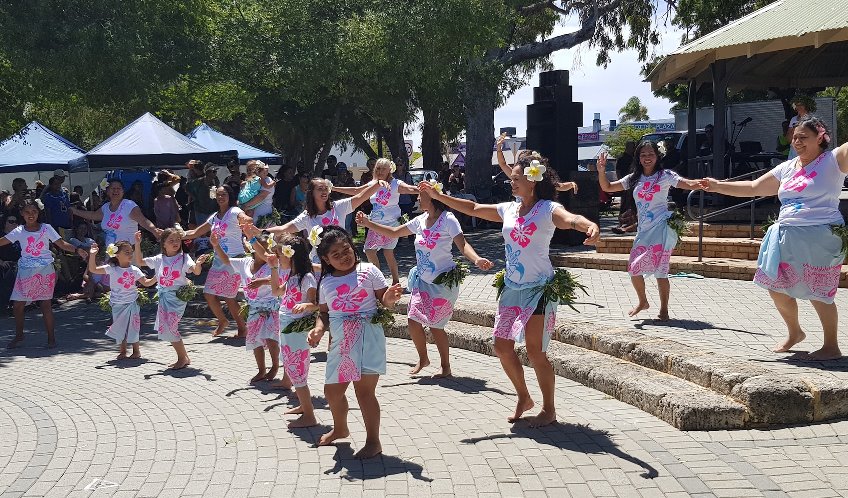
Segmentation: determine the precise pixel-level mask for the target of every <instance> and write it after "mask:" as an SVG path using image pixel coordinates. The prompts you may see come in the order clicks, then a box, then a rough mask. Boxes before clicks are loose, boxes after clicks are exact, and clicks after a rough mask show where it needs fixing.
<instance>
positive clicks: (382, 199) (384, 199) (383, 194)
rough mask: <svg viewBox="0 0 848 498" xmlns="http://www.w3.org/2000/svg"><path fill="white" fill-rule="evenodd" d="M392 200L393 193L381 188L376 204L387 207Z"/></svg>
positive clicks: (375, 200) (375, 199)
mask: <svg viewBox="0 0 848 498" xmlns="http://www.w3.org/2000/svg"><path fill="white" fill-rule="evenodd" d="M391 198H392V193H391V192H390V191H388V190H386V189H384V188H381V189H380V191H379V192H377V196H376V197H375V198H374V202H376V203H377V204H380V205H382V206H386V205H388V203H389V199H391Z"/></svg>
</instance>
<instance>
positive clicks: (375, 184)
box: [350, 180, 389, 209]
mask: <svg viewBox="0 0 848 498" xmlns="http://www.w3.org/2000/svg"><path fill="white" fill-rule="evenodd" d="M388 186H389V184H388V183H386V182H384V181H382V180H371V181H370V182H368V188H366V189H364V190H362V191H360V192H359V193H358V194H356V195H354V196H353V197H351V198H350V206H351V209H356V208H358V207H359V206H361V205H362V203H363V202H365V201H366V200H368V198H369V197H371V196H372V195H374V194H376V193H377V191H378V190H380V187H386V188H388Z"/></svg>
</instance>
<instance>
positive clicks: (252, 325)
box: [209, 232, 287, 387]
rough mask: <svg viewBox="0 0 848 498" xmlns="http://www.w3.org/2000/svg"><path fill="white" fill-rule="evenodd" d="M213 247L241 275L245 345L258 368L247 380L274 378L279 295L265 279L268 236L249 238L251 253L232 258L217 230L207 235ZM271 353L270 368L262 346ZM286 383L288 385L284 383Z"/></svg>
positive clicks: (277, 357) (277, 364)
mask: <svg viewBox="0 0 848 498" xmlns="http://www.w3.org/2000/svg"><path fill="white" fill-rule="evenodd" d="M209 241H210V242H211V243H212V247H213V248H214V249H215V258H216V260H220V261H221V263H222V264H223V265H226V266H229V267H231V268H233V271H235V272H236V274H237V275H240V276H241V278H242V279H243V281H244V283H245V286H244V297H246V298H247V304H248V306H249V308H248V314H247V336H246V337H245V342H244V347H245V348H246V349H247V350H248V351H253V356H254V357H255V358H256V367H257V369H258V372H257V374H256V375H255V376H253V378H252V379H250V383H251V384H253V383H256V382H259V381H261V380H274V377H276V376H277V371H278V370H279V368H280V314H279V311H280V299H279V298H277V297H274V296H273V295H272V294H271V287H269V286H268V283H269V282H268V281H267V280H264V281H263V279H267V278H269V277H270V276H271V268H270V267H269V266H268V265H267V264H266V263H265V259H266V257H267V254H266V251H267V250H268V244H269V242H268V238H267V237H263V239H262V240H260V239H257V238H256V237H254V238H252V239H251V241H250V242H251V243H252V244H253V248H254V252H253V257H252V258H250V257H246V258H231V257H229V256H228V255H227V253H226V251H224V249H223V247H221V239H220V238H219V237H218V235H217V234H216V233H214V232H213V233H212V236H211V237H210V238H209ZM266 347H267V348H268V353H269V354H270V355H271V370H268V371H267V372H266V370H265V348H266ZM286 387H287V386H286Z"/></svg>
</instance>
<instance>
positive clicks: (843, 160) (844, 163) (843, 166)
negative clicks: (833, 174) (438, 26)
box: [833, 142, 848, 173]
mask: <svg viewBox="0 0 848 498" xmlns="http://www.w3.org/2000/svg"><path fill="white" fill-rule="evenodd" d="M833 153H834V154H835V155H836V162H837V163H839V170H840V171H842V172H843V173H848V142H845V143H844V144H842V145H840V146H839V147H837V148H836V150H835V151H833Z"/></svg>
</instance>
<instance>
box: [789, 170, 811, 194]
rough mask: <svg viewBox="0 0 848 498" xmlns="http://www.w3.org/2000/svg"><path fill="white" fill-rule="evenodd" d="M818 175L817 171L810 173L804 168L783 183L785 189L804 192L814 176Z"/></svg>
mask: <svg viewBox="0 0 848 498" xmlns="http://www.w3.org/2000/svg"><path fill="white" fill-rule="evenodd" d="M816 176H818V173H816V172H815V171H813V172H812V173H810V174H809V175H808V174H807V172H806V171H804V170H803V169H802V170H800V171H798V172H797V173H795V176H793V177H792V178H790V179H789V181H788V182H786V183H785V184H784V185H783V190H788V191H789V190H791V191H794V192H802V191H803V190H804V189H805V188H807V187H808V186H809V185H810V183H812V181H813V178H815V177H816Z"/></svg>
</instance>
